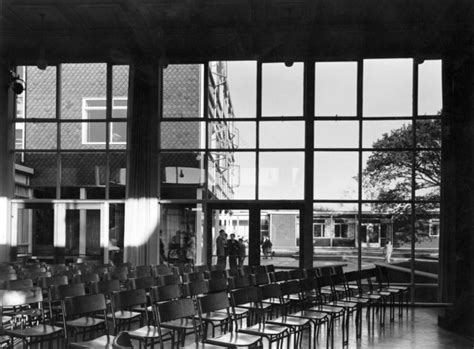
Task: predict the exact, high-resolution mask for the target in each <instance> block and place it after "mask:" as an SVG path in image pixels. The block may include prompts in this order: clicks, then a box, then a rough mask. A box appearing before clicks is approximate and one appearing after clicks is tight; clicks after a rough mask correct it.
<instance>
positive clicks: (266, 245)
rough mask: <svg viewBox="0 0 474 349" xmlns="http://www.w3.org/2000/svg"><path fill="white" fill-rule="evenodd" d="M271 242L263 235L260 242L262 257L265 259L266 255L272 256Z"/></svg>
mask: <svg viewBox="0 0 474 349" xmlns="http://www.w3.org/2000/svg"><path fill="white" fill-rule="evenodd" d="M272 246H273V244H272V242H271V241H270V238H269V237H268V236H265V238H264V240H263V242H262V251H263V258H264V259H267V258H268V256H272Z"/></svg>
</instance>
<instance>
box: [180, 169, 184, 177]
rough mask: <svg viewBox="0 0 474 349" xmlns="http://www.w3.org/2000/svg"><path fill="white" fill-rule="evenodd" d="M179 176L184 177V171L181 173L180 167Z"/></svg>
mask: <svg viewBox="0 0 474 349" xmlns="http://www.w3.org/2000/svg"><path fill="white" fill-rule="evenodd" d="M179 177H180V178H184V173H183V170H182V169H181V171H180V172H179Z"/></svg>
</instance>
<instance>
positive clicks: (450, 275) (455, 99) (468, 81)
mask: <svg viewBox="0 0 474 349" xmlns="http://www.w3.org/2000/svg"><path fill="white" fill-rule="evenodd" d="M442 160H443V161H442V169H441V175H442V186H441V234H440V244H439V299H440V301H441V302H447V303H453V304H454V306H453V307H452V308H450V309H448V311H447V312H446V314H445V316H441V317H440V318H439V323H440V324H441V325H443V326H445V327H448V328H451V329H453V330H458V331H461V332H464V333H470V334H472V333H473V332H474V321H473V320H474V319H473V315H472V314H473V313H474V307H473V304H474V302H473V298H474V258H473V254H474V238H473V230H474V60H460V59H459V58H453V59H445V60H444V61H443V145H442Z"/></svg>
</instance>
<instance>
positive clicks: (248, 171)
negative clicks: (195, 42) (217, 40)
mask: <svg viewBox="0 0 474 349" xmlns="http://www.w3.org/2000/svg"><path fill="white" fill-rule="evenodd" d="M256 67H257V65H256V62H229V63H228V83H229V88H230V91H231V97H232V102H233V106H234V111H235V115H236V117H255V115H256V72H257V69H256ZM412 70H413V61H412V59H383V60H365V61H364V78H363V96H364V98H363V115H364V116H366V117H371V116H406V117H410V116H411V114H412V94H413V91H412V73H413V72H412ZM441 93H442V92H441V61H439V60H437V61H425V62H424V63H423V64H421V65H420V66H419V94H418V114H419V115H435V114H437V113H438V111H440V110H441V107H442V97H441V96H442V95H441ZM356 100H357V63H355V62H329V63H328V62H324V63H316V69H315V114H316V116H336V115H337V116H339V117H341V121H322V120H320V121H316V122H315V144H314V145H315V147H317V148H357V147H358V143H359V134H358V132H359V125H358V122H357V121H348V120H346V121H344V120H343V119H344V117H345V116H356ZM302 114H303V64H302V63H295V64H293V66H292V67H286V66H285V65H284V64H283V63H272V64H264V65H263V67H262V115H263V116H301V115H302ZM409 122H410V121H409V120H402V121H393V120H390V121H377V120H367V121H364V124H363V147H366V148H370V147H372V144H373V142H374V141H376V140H377V139H379V138H380V137H381V136H382V134H383V133H390V131H391V130H393V129H396V128H399V127H400V126H401V125H403V124H407V123H409ZM236 126H237V128H238V129H239V131H240V135H239V136H240V142H239V144H240V148H254V147H255V133H256V126H255V123H254V122H242V123H239V124H237V125H236ZM260 133H261V136H260V148H263V149H265V148H303V147H304V125H303V123H302V122H298V121H285V122H262V123H261V125H260ZM236 160H237V163H239V162H240V167H241V170H240V176H241V178H240V182H241V186H240V187H239V188H236V198H253V197H254V193H253V189H252V188H253V187H254V185H255V168H254V167H255V156H254V154H253V153H252V154H241V155H237V156H236ZM260 166H261V169H260V174H259V176H260V182H261V193H260V197H261V198H262V199H290V198H299V199H302V198H303V192H302V188H303V158H302V154H298V153H262V157H261V160H260ZM357 169H358V156H357V153H356V152H342V153H341V152H338V153H335V152H317V153H316V154H315V178H314V185H315V198H316V199H357V182H356V181H355V180H354V178H353V177H354V176H357Z"/></svg>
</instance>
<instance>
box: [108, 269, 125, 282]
mask: <svg viewBox="0 0 474 349" xmlns="http://www.w3.org/2000/svg"><path fill="white" fill-rule="evenodd" d="M104 279H107V280H113V279H115V280H118V281H120V282H126V281H127V280H128V271H126V270H118V271H112V272H110V273H108V274H105V275H104Z"/></svg>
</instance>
